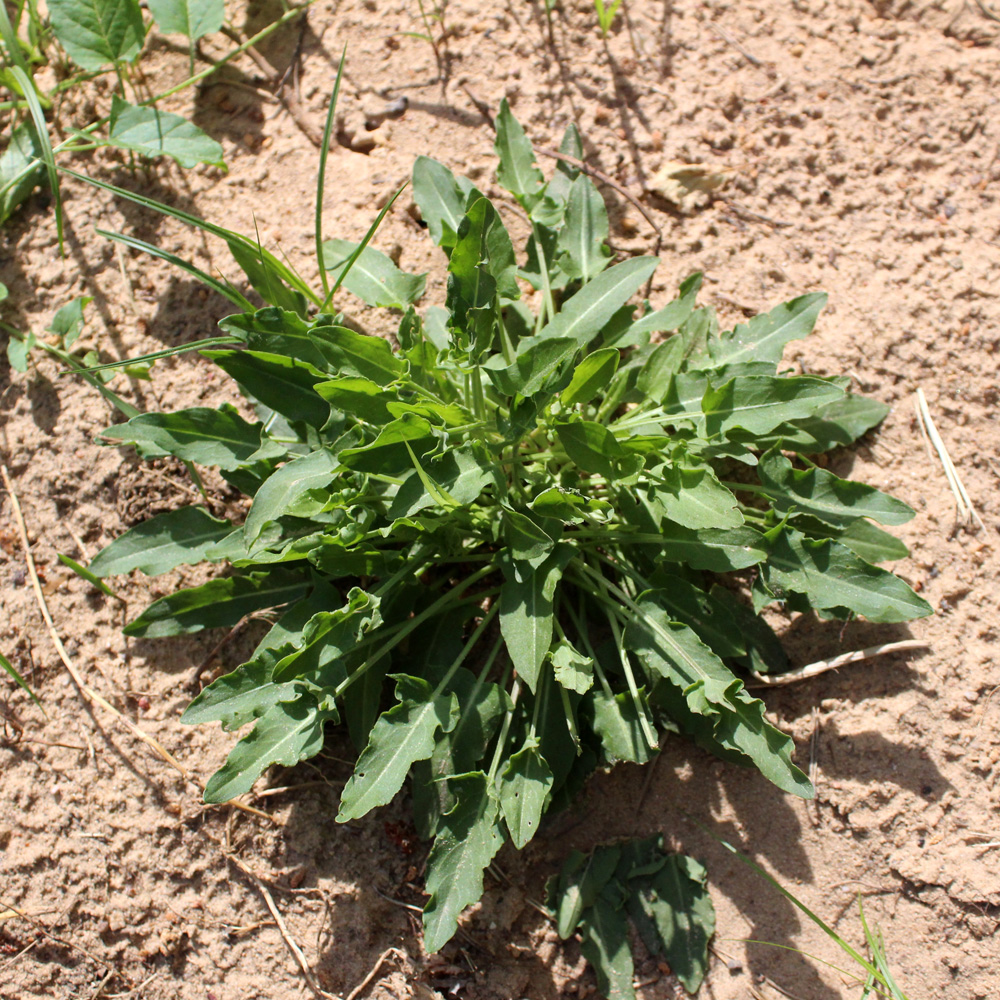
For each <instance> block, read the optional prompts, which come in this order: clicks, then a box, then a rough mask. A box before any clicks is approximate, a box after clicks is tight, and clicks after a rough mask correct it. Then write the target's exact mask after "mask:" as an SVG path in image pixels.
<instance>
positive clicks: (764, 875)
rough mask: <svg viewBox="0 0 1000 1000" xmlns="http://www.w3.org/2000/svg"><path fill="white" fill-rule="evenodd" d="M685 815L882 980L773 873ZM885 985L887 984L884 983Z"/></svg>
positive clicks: (866, 969) (864, 967) (879, 979)
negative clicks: (769, 872)
mask: <svg viewBox="0 0 1000 1000" xmlns="http://www.w3.org/2000/svg"><path fill="white" fill-rule="evenodd" d="M685 815H686V816H687V817H688V819H689V820H691V822H692V823H694V824H695V826H697V827H698V828H699V829H700V830H701V831H702V832H703V833H707V834H708V835H709V836H710V837H711V838H712V839H713V840H715V841H717V842H718V843H719V844H721V845H722V846H723V847H724V848H725V849H726V850H727V851H729V853H730V854H732V855H734V856H735V857H737V858H739V859H740V861H742V862H743V864H745V865H746V866H747V867H748V868H751V869H753V870H754V871H755V872H756V873H757V874H758V875H760V877H761V878H763V879H766V880H767V881H768V882H770V883H771V885H773V886H774V887H775V889H777V890H778V892H780V893H781V895H782V896H784V897H785V899H787V900H788V901H789V902H790V903H792V904H793V905H794V906H795V907H796V908H797V909H799V910H801V911H802V912H803V913H804V914H805V915H806V916H807V917H808V918H809V919H810V920H811V921H812V922H813V923H814V924H815V925H816V926H817V927H818V928H819V929H820V930H821V931H823V933H824V934H826V936H827V937H829V938H830V940H831V941H833V942H834V943H835V944H836V945H837V947H839V948H840V949H841V951H843V952H844V954H845V955H848V956H849V957H850V958H852V959H853V960H854V961H855V962H857V963H858V965H860V966H861V968H863V969H864V970H865V972H867V973H869V974H870V975H874V976H875V978H876V979H877V980H878V981H879V982H880V983H881V982H882V976H881V974H880V973H879V971H878V969H876V968H875V966H874V965H872V963H871V962H869V961H868V960H867V959H866V958H864V957H863V956H862V955H861V954H860V952H858V951H856V950H855V949H854V948H852V947H851V946H850V945H849V944H848V943H847V942H846V941H845V940H844V939H843V938H842V937H841V936H840V935H839V934H838V933H837V932H836V931H835V930H834V929H833V928H832V927H831V926H830V925H829V924H828V923H827V922H826V921H825V920H824V919H823V918H822V917H820V916H817V914H815V913H813V911H812V910H810V909H809V907H808V906H806V904H805V903H803V902H802V901H801V900H799V899H797V898H796V897H795V896H793V895H792V894H791V893H790V892H789V891H788V890H787V889H786V888H785V887H784V886H783V885H782V884H781V883H780V882H779V881H778V880H777V879H776V878H775V877H774V876H773V875H769V874H768V873H767V872H766V871H764V869H763V868H761V867H760V865H758V864H756V863H755V862H753V861H751V860H750V859H749V858H748V857H747V856H746V855H745V854H743V853H742V852H741V851H738V850H736V848H735V847H733V845H732V844H730V843H729V842H728V841H726V840H723V839H722V838H721V837H719V836H717V835H716V834H715V833H713V832H712V831H711V830H709V828H708V827H707V826H705V825H704V824H703V823H700V822H699V821H698V820H697V819H695V818H694V816H692V815H691V814H690V813H688V812H685ZM883 985H885V984H884V983H883Z"/></svg>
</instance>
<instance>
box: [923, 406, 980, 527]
mask: <svg viewBox="0 0 1000 1000" xmlns="http://www.w3.org/2000/svg"><path fill="white" fill-rule="evenodd" d="M916 405H917V421H918V423H919V424H920V426H921V428H922V429H923V430H924V433H925V434H926V435H927V437H928V438H930V441H931V444H933V445H934V450H935V451H936V452H937V455H938V458H939V459H940V460H941V465H942V467H943V468H944V474H945V477H946V478H947V480H948V485H949V486H950V487H951V492H952V494H953V496H954V497H955V504H956V506H957V507H958V517H959V520H960V521H961V522H962V523H963V524H964V525H965V526H966V527H967V528H971V527H972V526H973V525H975V524H978V525H979V527H980V528H982V529H983V530H984V531H985V530H986V525H985V524H983V519H982V518H981V517H980V516H979V513H978V512H977V510H976V508H975V507H973V505H972V500H971V499H970V498H969V493H968V491H967V490H966V488H965V484H964V483H963V482H962V479H961V477H960V476H959V474H958V470H957V469H956V468H955V463H954V462H953V461H952V460H951V455H949V454H948V449H947V447H946V446H945V443H944V440H943V439H942V437H941V435H940V434H939V433H938V429H937V427H936V426H935V424H934V420H933V418H932V417H931V411H930V408H929V407H928V406H927V397H926V396H925V395H924V390H923V389H921V388H919V387H918V388H917V404H916Z"/></svg>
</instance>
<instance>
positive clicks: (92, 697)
mask: <svg viewBox="0 0 1000 1000" xmlns="http://www.w3.org/2000/svg"><path fill="white" fill-rule="evenodd" d="M0 476H2V477H3V483H4V487H5V488H6V490H7V494H8V496H9V497H10V506H11V510H12V512H13V514H14V524H15V526H16V527H17V533H18V537H19V538H20V541H21V547H22V548H23V549H24V559H25V562H26V564H27V567H28V576H29V577H30V578H31V586H32V588H33V589H34V591H35V597H36V599H37V601H38V609H39V611H40V612H41V614H42V618H43V619H44V620H45V624H46V626H47V628H48V632H49V636H50V638H51V639H52V643H53V645H54V646H55V647H56V652H57V653H58V654H59V659H60V660H62V662H63V666H65V667H66V670H67V671H68V672H69V675H70V677H71V678H72V680H73V683H74V684H75V685H76V689H77V691H78V692H79V693H80V696H81V697H82V698H83V699H84V701H86V702H88V703H89V704H93V705H99V706H100V707H101V708H103V709H104V710H105V711H106V712H110V713H111V715H113V716H114V717H115V718H116V719H117V720H118V721H119V722H121V723H122V725H124V726H125V727H126V728H127V729H128V730H129V731H130V732H131V733H132V735H133V736H135V737H136V738H137V739H139V740H142V742H143V743H145V744H146V745H147V746H148V747H150V748H151V749H152V750H153V751H154V752H155V753H156V754H157V755H158V756H159V757H160V758H161V759H162V760H164V761H165V762H166V763H168V764H169V765H170V766H171V767H172V768H174V769H175V770H176V771H178V772H179V773H180V774H181V775H183V777H184V778H185V780H187V781H190V782H191V783H192V784H194V785H196V786H197V787H198V788H199V789H201V791H204V790H205V786H204V784H203V783H202V782H201V780H200V779H198V778H197V777H195V776H194V775H193V774H192V773H191V772H190V771H189V770H188V769H187V768H186V767H185V766H184V765H183V764H182V763H181V762H180V761H179V760H178V759H177V758H176V757H175V756H174V755H173V754H172V753H170V751H169V750H167V749H166V748H165V747H164V746H163V745H162V744H161V743H159V742H158V741H157V740H156V739H154V737H152V736H150V735H149V733H147V732H146V731H145V730H143V729H140V728H139V727H138V726H137V725H136V724H135V723H134V722H132V720H131V719H129V718H126V716H124V715H123V714H122V713H121V712H119V711H118V709H117V708H115V707H114V706H113V705H112V704H111V703H110V702H108V701H107V700H106V699H104V698H102V697H101V695H99V694H98V693H97V692H96V691H94V690H93V688H91V687H90V686H89V685H88V684H87V683H86V681H84V679H83V676H82V675H81V674H80V671H79V670H77V668H76V665H75V664H74V663H73V661H72V659H70V655H69V653H68V652H67V651H66V647H65V646H64V645H63V641H62V639H61V638H60V637H59V632H58V630H57V629H56V626H55V622H54V621H53V620H52V614H51V612H50V611H49V606H48V603H47V601H46V600H45V594H44V593H43V591H42V585H41V582H40V581H39V579H38V571H37V570H36V569H35V560H34V557H33V556H32V554H31V543H30V542H29V541H28V529H27V527H26V525H25V523H24V515H23V514H22V513H21V504H20V502H19V501H18V499H17V494H16V493H15V492H14V484H13V482H11V478H10V473H9V472H8V471H7V466H6V465H2V464H0ZM229 804H230V805H232V806H233V807H234V808H236V809H240V810H242V811H243V812H249V813H252V814H253V815H255V816H260V817H261V818H262V819H266V820H269V821H270V822H274V818H273V817H272V816H269V815H268V814H267V813H266V812H264V811H263V810H262V809H255V808H254V807H253V806H248V805H244V804H243V803H242V802H236V801H233V802H231V803H229Z"/></svg>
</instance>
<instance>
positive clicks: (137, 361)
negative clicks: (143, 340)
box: [59, 337, 241, 375]
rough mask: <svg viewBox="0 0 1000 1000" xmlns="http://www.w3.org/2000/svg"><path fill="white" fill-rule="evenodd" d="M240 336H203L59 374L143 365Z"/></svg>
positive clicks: (228, 341) (74, 373)
mask: <svg viewBox="0 0 1000 1000" xmlns="http://www.w3.org/2000/svg"><path fill="white" fill-rule="evenodd" d="M239 343H241V338H240V337H204V338H202V339H201V340H193V341H191V343H190V344H182V345H181V346H180V347H167V348H164V349H163V350H162V351H153V352H152V353H151V354H140V355H139V356H138V357H137V358H123V359H122V360H121V361H108V362H107V363H106V364H103V365H91V366H90V367H89V368H67V369H66V370H65V371H62V372H59V374H60V375H82V374H83V373H84V372H104V371H109V370H110V369H112V368H128V367H130V366H131V365H144V364H146V363H147V362H150V361H159V360H160V358H169V357H171V356H173V355H174V354H186V353H187V352H188V351H200V350H203V349H204V348H206V347H220V346H222V345H224V344H239Z"/></svg>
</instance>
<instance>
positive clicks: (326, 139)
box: [315, 44, 347, 300]
mask: <svg viewBox="0 0 1000 1000" xmlns="http://www.w3.org/2000/svg"><path fill="white" fill-rule="evenodd" d="M346 57H347V45H346V44H345V45H344V50H343V52H341V53H340V65H339V66H338V67H337V79H336V80H335V81H334V83H333V94H332V95H331V96H330V107H329V108H327V111H326V124H325V125H324V126H323V146H322V148H321V149H320V151H319V173H318V174H317V176H316V209H315V214H316V266H317V267H318V268H319V277H320V281H322V282H323V298H324V300H326V299H327V298H329V295H330V279H329V278H328V277H327V274H326V268H325V267H324V266H323V187H324V185H325V183H326V160H327V157H328V156H329V155H330V138H331V136H332V135H333V116H334V114H335V113H336V110H337V98H338V97H339V96H340V81H341V79H342V78H343V76H344V60H345V58H346Z"/></svg>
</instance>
